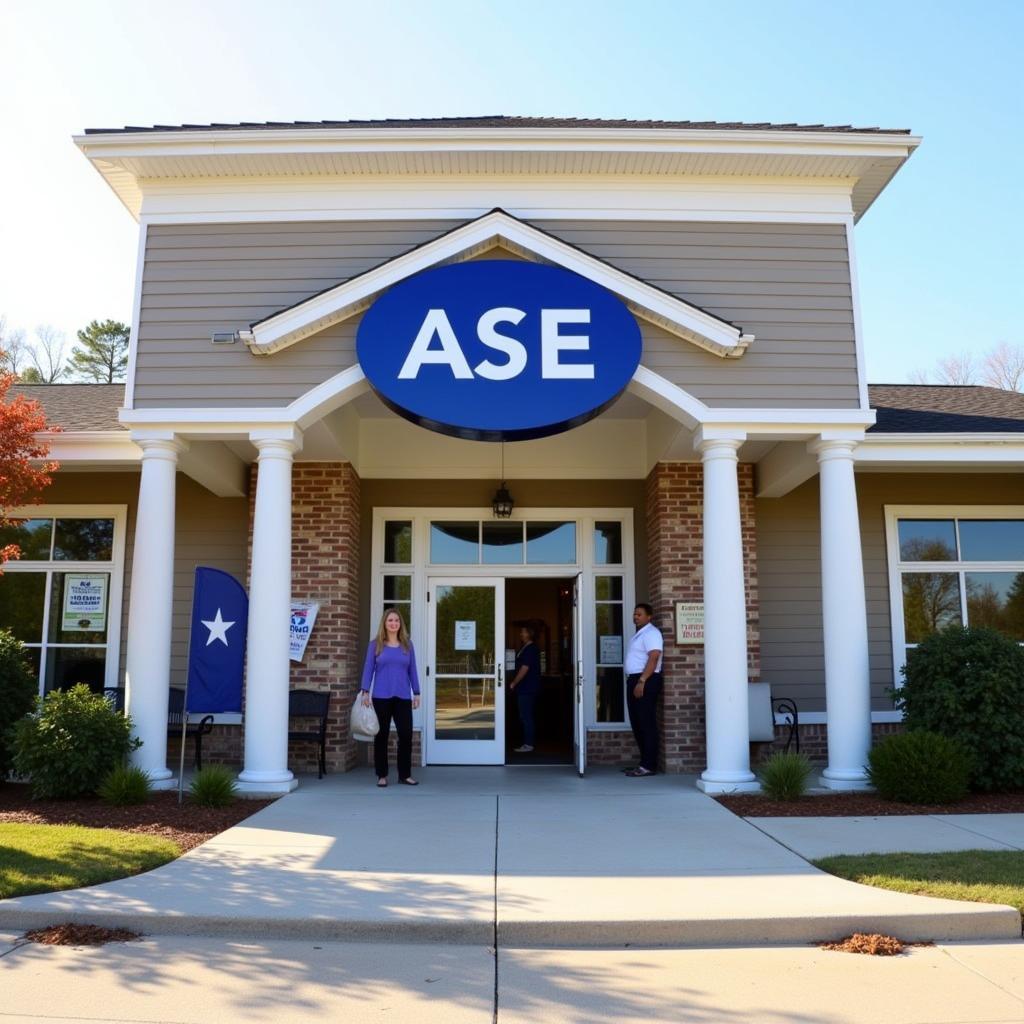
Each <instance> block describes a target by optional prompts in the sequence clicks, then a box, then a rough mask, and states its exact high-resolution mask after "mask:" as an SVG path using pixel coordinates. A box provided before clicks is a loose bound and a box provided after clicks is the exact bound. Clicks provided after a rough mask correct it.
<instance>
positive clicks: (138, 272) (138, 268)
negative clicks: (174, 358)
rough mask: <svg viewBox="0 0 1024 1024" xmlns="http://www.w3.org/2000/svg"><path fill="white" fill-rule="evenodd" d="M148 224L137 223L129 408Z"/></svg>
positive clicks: (126, 403) (127, 393)
mask: <svg viewBox="0 0 1024 1024" xmlns="http://www.w3.org/2000/svg"><path fill="white" fill-rule="evenodd" d="M148 232H149V226H148V225H147V224H146V222H145V221H141V222H140V224H139V244H138V250H137V253H136V257H135V290H134V292H133V296H132V322H131V325H130V326H131V334H130V335H129V337H128V369H127V372H126V374H125V384H124V407H125V408H126V409H131V408H132V407H133V404H134V402H135V368H136V364H137V362H138V355H139V324H140V323H141V321H142V279H143V274H144V271H145V267H146V239H147V237H148Z"/></svg>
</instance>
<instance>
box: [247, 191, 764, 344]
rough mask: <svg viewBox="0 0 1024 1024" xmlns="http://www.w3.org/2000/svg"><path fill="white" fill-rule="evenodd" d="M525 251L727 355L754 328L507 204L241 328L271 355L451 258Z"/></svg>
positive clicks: (249, 341) (748, 340)
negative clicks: (530, 220) (593, 252)
mask: <svg viewBox="0 0 1024 1024" xmlns="http://www.w3.org/2000/svg"><path fill="white" fill-rule="evenodd" d="M499 244H500V245H502V246H505V247H506V248H510V249H512V251H513V252H516V253H518V254H519V255H523V256H539V257H541V258H542V259H544V260H548V261H550V262H552V263H554V264H556V265H557V266H561V267H565V268H566V269H567V270H571V271H574V272H575V273H577V274H580V275H581V276H583V277H586V278H588V279H589V280H591V281H594V282H596V283H597V284H599V285H601V286H602V287H604V288H607V289H608V290H609V291H611V292H614V293H615V294H617V295H619V296H620V297H621V298H622V299H624V300H625V303H626V306H627V307H628V308H629V310H630V312H632V313H633V314H634V315H636V316H640V317H643V318H644V319H646V320H649V321H651V322H652V323H654V324H657V325H658V326H659V327H661V328H663V329H664V330H667V331H670V332H671V333H673V334H675V335H677V336H678V337H681V338H683V339H684V340H686V341H689V342H691V343H692V344H694V345H696V346H698V347H699V348H702V349H705V350H706V351H708V352H711V353H712V354H714V355H717V356H721V357H723V358H738V357H739V356H742V355H743V353H744V352H745V351H746V350H747V348H748V347H749V346H750V344H751V342H752V341H753V340H754V336H753V335H752V334H745V333H742V332H741V331H740V330H739V329H738V328H736V327H734V326H732V325H731V324H729V323H726V322H725V321H724V320H720V319H719V318H718V317H715V316H712V315H711V314H710V313H706V312H704V311H703V310H701V309H698V308H697V307H696V306H691V305H690V304H689V303H687V302H684V301H682V300H681V299H677V298H675V297H674V296H672V295H669V294H668V293H667V292H664V291H662V290H661V289H659V288H655V287H653V286H652V285H649V284H646V283H645V282H643V281H640V280H639V279H637V278H635V277H632V276H631V275H629V274H626V273H624V272H623V271H621V270H617V269H616V268H614V267H611V266H609V265H608V264H607V263H605V262H604V261H603V260H599V259H597V258H596V257H594V256H590V255H589V254H587V253H584V252H582V251H581V250H579V249H577V248H575V247H574V246H571V245H569V244H568V243H566V242H563V241H561V240H560V239H557V238H554V237H553V236H551V235H548V234H546V233H545V232H543V231H539V230H538V229H537V228H534V227H531V226H530V225H529V224H524V223H523V222H522V221H519V220H516V218H514V217H511V216H509V215H508V214H507V213H505V212H504V211H501V210H496V211H494V212H492V213H488V214H485V215H484V216H483V217H480V218H478V219H477V220H475V221H471V222H470V223H469V224H465V225H463V226H462V227H460V228H456V229H455V230H454V231H450V232H448V233H447V234H445V235H442V236H441V237H440V238H436V239H434V240H433V241H431V242H426V243H425V244H423V245H421V246H419V247H418V248H416V249H414V250H412V251H411V252H408V253H405V254H404V255H401V256H396V257H395V258H394V259H391V260H389V261H388V262H386V263H383V264H381V265H380V266H377V267H374V268H373V269H372V270H368V271H366V272H365V273H363V274H360V275H359V276H358V277H355V278H353V279H352V280H350V281H346V282H344V283H343V284H340V285H338V286H337V287H335V288H331V289H330V290H329V291H326V292H321V293H320V294H319V295H314V296H313V297H312V298H310V299H307V300H306V301H305V302H301V303H299V304H298V305H296V306H292V307H291V308H290V309H286V310H283V311H282V312H280V313H277V314H276V315H274V316H271V317H269V318H267V319H266V320H263V321H261V322H259V323H256V324H254V325H253V326H252V328H251V330H249V331H241V332H240V334H241V337H242V340H243V341H244V342H245V343H246V345H248V346H249V350H250V351H251V352H252V353H253V354H254V355H270V354H271V353H273V352H278V351H280V350H281V349H283V348H287V347H288V346H290V345H294V344H295V343H296V342H297V341H301V340H302V339H303V338H306V337H309V336H310V335H311V334H316V333H317V332H319V331H322V330H324V329H325V328H327V327H330V326H331V325H332V324H336V323H339V322H341V321H343V320H346V319H348V318H349V317H352V316H355V315H356V314H357V313H361V312H362V311H363V310H365V309H366V308H367V307H368V306H369V305H370V304H371V303H372V302H373V301H374V299H376V297H377V296H378V295H380V293H381V292H382V291H384V289H386V288H388V287H390V286H392V285H394V284H395V283H397V282H399V281H402V280H404V279H405V278H407V277H410V276H412V275H413V274H416V273H418V272H419V271H422V270H425V269H427V268H428V267H432V266H435V265H436V264H438V263H441V262H443V261H445V260H452V259H457V258H468V257H470V256H473V255H477V254H479V253H482V252H486V251H488V250H489V249H491V248H493V247H496V246H497V245H499Z"/></svg>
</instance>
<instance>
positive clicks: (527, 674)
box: [509, 626, 540, 754]
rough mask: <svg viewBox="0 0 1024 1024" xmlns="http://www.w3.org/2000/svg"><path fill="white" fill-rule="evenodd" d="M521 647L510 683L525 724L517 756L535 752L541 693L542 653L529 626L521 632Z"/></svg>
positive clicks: (520, 718) (520, 715)
mask: <svg viewBox="0 0 1024 1024" xmlns="http://www.w3.org/2000/svg"><path fill="white" fill-rule="evenodd" d="M519 641H520V647H519V651H518V653H517V654H516V674H515V676H514V677H513V679H512V682H510V683H509V689H510V690H514V691H515V694H516V697H517V698H518V703H519V720H520V722H522V723H523V745H522V746H521V747H516V750H515V752H516V753H517V754H529V753H532V752H533V744H534V740H535V738H536V726H535V724H534V720H533V715H534V709H535V708H536V705H537V695H538V694H539V693H540V651H538V650H537V645H536V643H534V633H533V630H532V629H530V627H529V626H523V627H522V629H520V630H519Z"/></svg>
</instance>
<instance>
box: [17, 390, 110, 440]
mask: <svg viewBox="0 0 1024 1024" xmlns="http://www.w3.org/2000/svg"><path fill="white" fill-rule="evenodd" d="M8 394H9V395H10V397H11V398H14V397H15V396H16V395H24V396H25V397H26V398H32V399H35V401H37V402H38V403H39V404H40V405H41V406H42V407H43V412H45V413H46V419H47V422H48V423H51V424H52V425H53V426H55V427H60V429H61V430H65V431H67V430H87V431H100V430H121V429H122V428H121V425H120V423H118V422H117V412H118V410H119V409H120V408H121V406H122V405H124V385H123V384H14V385H12V387H11V390H10V391H9V392H8Z"/></svg>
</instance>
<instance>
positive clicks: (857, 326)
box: [846, 217, 871, 409]
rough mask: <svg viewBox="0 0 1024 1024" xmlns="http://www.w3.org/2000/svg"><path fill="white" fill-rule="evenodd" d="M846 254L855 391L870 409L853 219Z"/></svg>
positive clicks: (861, 403)
mask: <svg viewBox="0 0 1024 1024" xmlns="http://www.w3.org/2000/svg"><path fill="white" fill-rule="evenodd" d="M846 254H847V260H848V262H849V266H850V297H851V298H852V300H853V303H852V305H853V342H854V352H855V358H856V360H857V390H858V392H859V394H860V406H861V408H862V409H868V408H870V407H871V402H870V401H869V400H868V376H867V364H866V361H865V355H864V321H863V319H862V317H861V311H860V281H859V278H858V276H857V248H856V245H855V244H854V240H853V217H849V218H848V219H847V221H846Z"/></svg>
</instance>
